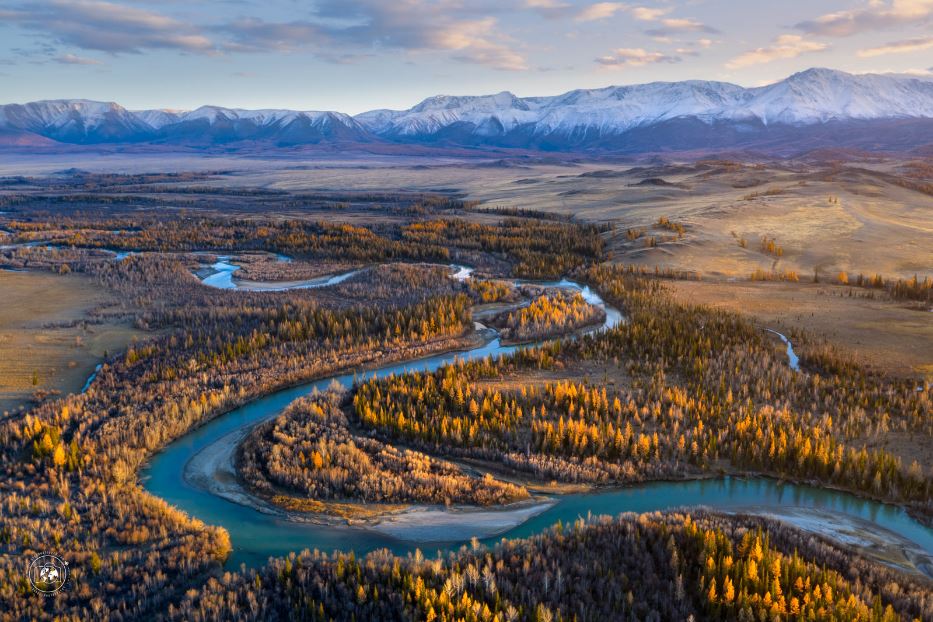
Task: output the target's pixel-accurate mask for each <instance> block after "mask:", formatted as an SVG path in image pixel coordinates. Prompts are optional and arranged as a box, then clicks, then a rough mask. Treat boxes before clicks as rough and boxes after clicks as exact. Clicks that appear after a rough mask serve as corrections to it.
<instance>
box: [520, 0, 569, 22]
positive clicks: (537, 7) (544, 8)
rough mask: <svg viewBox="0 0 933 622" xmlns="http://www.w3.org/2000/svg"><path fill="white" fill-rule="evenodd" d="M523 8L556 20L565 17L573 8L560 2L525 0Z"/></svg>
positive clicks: (552, 0) (556, 0) (566, 3)
mask: <svg viewBox="0 0 933 622" xmlns="http://www.w3.org/2000/svg"><path fill="white" fill-rule="evenodd" d="M525 8H527V9H531V10H533V11H535V12H537V13H539V14H540V15H543V16H544V17H547V18H549V19H556V18H561V17H564V16H566V15H567V14H568V13H570V12H571V11H572V10H573V8H574V7H573V5H572V4H570V3H568V2H562V1H561V0H525Z"/></svg>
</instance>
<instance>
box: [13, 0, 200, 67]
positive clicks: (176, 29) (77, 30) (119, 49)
mask: <svg viewBox="0 0 933 622" xmlns="http://www.w3.org/2000/svg"><path fill="white" fill-rule="evenodd" d="M3 19H4V21H5V22H7V23H16V24H19V25H20V26H22V27H24V28H26V29H28V30H33V31H37V32H41V33H44V34H47V35H48V36H50V37H52V38H53V39H54V40H56V41H57V42H59V43H62V44H66V45H72V46H76V47H79V48H82V49H85V50H98V51H101V52H110V53H113V54H119V53H139V52H142V50H145V49H175V50H181V51H184V52H191V53H198V54H208V53H213V52H215V47H214V44H213V43H212V42H211V40H210V39H208V38H207V37H206V36H204V34H203V33H201V32H200V31H199V30H198V29H197V28H196V27H194V26H192V25H190V24H185V23H183V22H180V21H178V20H175V19H172V18H170V17H166V16H164V15H161V14H159V13H155V12H152V11H146V10H143V9H137V8H133V7H126V6H122V5H119V4H113V3H110V2H102V1H98V0H71V1H66V0H45V1H41V0H40V1H36V2H30V3H28V4H23V5H20V6H17V7H14V8H12V9H10V10H7V11H5V12H4V13H3Z"/></svg>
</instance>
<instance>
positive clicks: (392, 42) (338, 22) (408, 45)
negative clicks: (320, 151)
mask: <svg viewBox="0 0 933 622" xmlns="http://www.w3.org/2000/svg"><path fill="white" fill-rule="evenodd" d="M551 6H553V3H551ZM479 11H482V7H480V6H475V5H469V4H464V3H461V2H459V1H458V0H436V1H430V0H407V1H405V2H382V1H381V0H354V1H352V2H350V1H347V0H321V1H320V2H318V3H317V8H316V14H315V16H314V18H315V19H311V20H299V21H291V22H267V21H265V20H262V19H260V18H256V17H248V18H240V19H237V20H234V21H232V22H230V23H228V24H225V25H222V26H219V27H216V28H215V29H214V30H215V31H217V32H219V33H220V34H222V35H223V36H224V37H226V38H227V39H228V42H227V43H225V45H224V49H227V50H230V51H249V52H265V51H285V52H288V51H294V50H298V49H310V50H312V51H314V52H315V53H317V54H318V55H319V56H322V57H324V58H327V59H331V60H333V52H332V50H335V49H340V50H342V51H343V52H344V53H343V54H342V55H341V56H340V57H339V58H341V59H344V60H346V59H347V58H348V55H347V53H349V52H358V53H360V54H363V55H366V54H371V53H373V51H374V50H379V49H395V50H404V51H411V52H425V51H447V52H452V53H453V54H454V56H453V58H454V59H455V60H459V61H463V62H469V63H476V64H481V65H486V66H489V67H492V68H495V69H505V70H517V69H525V68H526V67H527V64H526V62H525V59H524V57H523V56H522V55H521V54H520V53H519V52H517V51H515V50H514V49H513V47H512V46H511V45H510V44H511V41H510V39H509V38H508V37H507V36H505V35H504V34H502V33H501V32H499V31H498V29H497V26H498V22H497V21H496V19H495V18H493V17H488V16H482V15H479V14H478V12H479Z"/></svg>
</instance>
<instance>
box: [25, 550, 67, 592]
mask: <svg viewBox="0 0 933 622" xmlns="http://www.w3.org/2000/svg"><path fill="white" fill-rule="evenodd" d="M28 577H29V584H30V585H31V586H32V589H33V590H34V591H35V592H36V593H37V594H43V595H45V596H51V595H52V594H55V593H56V592H58V591H59V590H61V589H62V588H63V587H64V586H65V582H66V581H67V580H68V562H66V561H65V560H63V559H62V558H61V557H59V556H58V555H53V554H52V553H41V554H39V555H37V556H36V557H35V558H34V559H33V560H32V562H30V563H29V573H28Z"/></svg>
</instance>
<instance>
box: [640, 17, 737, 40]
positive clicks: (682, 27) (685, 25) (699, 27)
mask: <svg viewBox="0 0 933 622" xmlns="http://www.w3.org/2000/svg"><path fill="white" fill-rule="evenodd" d="M660 21H661V24H662V27H661V28H650V29H648V30H646V31H645V34H648V35H651V36H652V37H669V36H671V35H673V34H677V33H682V32H705V33H709V34H717V33H719V31H718V30H716V29H715V28H713V27H712V26H707V25H706V24H703V23H701V22H698V21H697V20H695V19H682V18H667V19H662V20H660Z"/></svg>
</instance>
